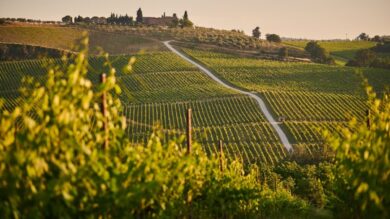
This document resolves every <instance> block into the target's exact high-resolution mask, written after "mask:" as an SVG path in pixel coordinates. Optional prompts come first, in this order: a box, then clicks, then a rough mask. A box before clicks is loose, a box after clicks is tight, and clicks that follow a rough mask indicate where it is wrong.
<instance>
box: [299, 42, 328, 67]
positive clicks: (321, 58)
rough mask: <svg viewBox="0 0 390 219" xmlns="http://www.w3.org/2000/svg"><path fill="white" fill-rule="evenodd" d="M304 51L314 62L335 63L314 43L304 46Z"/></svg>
mask: <svg viewBox="0 0 390 219" xmlns="http://www.w3.org/2000/svg"><path fill="white" fill-rule="evenodd" d="M305 51H306V52H308V53H309V54H310V56H311V58H312V59H313V60H314V61H315V62H318V63H323V64H334V63H335V61H334V59H333V58H332V57H330V56H329V53H328V52H327V51H326V50H325V49H324V48H323V47H321V46H320V45H319V44H318V43H317V42H315V41H310V42H308V43H307V44H306V47H305Z"/></svg>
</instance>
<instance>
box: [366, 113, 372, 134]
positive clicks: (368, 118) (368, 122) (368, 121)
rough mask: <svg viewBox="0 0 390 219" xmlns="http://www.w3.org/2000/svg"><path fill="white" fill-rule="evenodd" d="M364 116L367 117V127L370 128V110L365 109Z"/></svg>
mask: <svg viewBox="0 0 390 219" xmlns="http://www.w3.org/2000/svg"><path fill="white" fill-rule="evenodd" d="M366 117H367V128H368V129H370V128H371V121H370V110H369V109H368V110H366Z"/></svg>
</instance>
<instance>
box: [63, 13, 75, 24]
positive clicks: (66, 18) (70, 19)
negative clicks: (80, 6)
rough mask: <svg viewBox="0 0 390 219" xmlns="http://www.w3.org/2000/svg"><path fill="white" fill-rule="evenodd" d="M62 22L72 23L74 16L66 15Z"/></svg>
mask: <svg viewBox="0 0 390 219" xmlns="http://www.w3.org/2000/svg"><path fill="white" fill-rule="evenodd" d="M62 22H64V23H67V24H71V23H73V18H72V17H71V16H70V15H66V16H65V17H63V18H62Z"/></svg>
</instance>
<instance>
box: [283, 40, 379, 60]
mask: <svg viewBox="0 0 390 219" xmlns="http://www.w3.org/2000/svg"><path fill="white" fill-rule="evenodd" d="M308 42H309V41H304V40H303V41H284V42H283V43H284V44H285V45H289V46H294V47H297V48H301V49H304V48H305V46H306V44H307V43H308ZM318 43H319V44H320V45H321V46H322V47H324V48H325V49H326V51H328V52H330V54H331V55H333V56H334V57H335V58H336V61H338V62H339V63H340V64H345V62H346V61H348V60H350V59H353V58H354V56H355V53H356V52H357V51H358V50H361V49H368V48H372V47H374V46H375V45H376V43H375V42H370V41H318Z"/></svg>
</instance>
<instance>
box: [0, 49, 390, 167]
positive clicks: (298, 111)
mask: <svg viewBox="0 0 390 219" xmlns="http://www.w3.org/2000/svg"><path fill="white" fill-rule="evenodd" d="M183 50H184V51H185V52H186V53H188V54H190V55H191V56H193V57H195V58H197V59H198V60H200V61H201V62H202V63H204V64H205V65H207V66H208V67H210V68H211V69H213V70H214V71H215V73H216V74H217V75H218V76H219V77H220V78H222V79H223V80H225V81H228V82H230V83H232V84H234V85H236V86H238V87H240V88H243V89H246V90H249V91H255V92H257V93H258V94H259V95H260V96H261V97H262V98H264V99H265V100H266V102H267V103H268V105H269V107H270V108H271V110H272V111H273V113H274V116H275V118H281V117H283V118H284V122H283V128H284V130H285V131H286V133H287V134H288V135H289V138H290V140H291V141H292V143H293V144H294V145H295V146H302V147H304V148H306V149H307V151H309V152H310V151H311V150H312V149H313V148H319V147H321V145H322V143H323V138H322V131H323V130H325V129H326V130H330V131H332V132H335V131H337V127H338V126H345V125H346V123H347V122H348V121H349V120H350V119H351V118H352V117H356V118H358V119H359V120H360V121H361V120H363V119H364V117H365V111H366V109H367V106H366V103H365V97H364V95H363V92H362V90H361V88H360V83H361V81H360V80H361V79H360V78H359V76H358V75H356V74H355V73H354V70H353V69H352V68H347V67H337V66H326V65H317V64H308V63H288V62H277V61H265V60H257V59H250V58H237V57H235V56H233V55H226V54H218V53H211V52H202V51H197V50H190V49H183ZM135 57H136V63H135V64H134V66H133V70H132V72H131V73H125V72H124V71H122V68H123V66H125V65H126V64H127V63H128V60H129V58H130V57H129V56H112V57H110V60H111V62H112V65H113V67H115V68H116V70H117V80H118V83H119V84H120V86H121V89H122V93H121V95H120V96H119V98H120V99H121V101H122V104H123V105H124V114H125V115H126V118H127V123H128V128H127V134H128V136H129V138H130V140H131V142H133V143H134V144H138V143H140V144H142V143H145V142H146V141H147V139H148V138H149V136H150V134H151V133H152V131H153V129H154V127H155V126H156V125H161V127H162V131H163V133H164V134H165V136H167V137H168V136H170V137H178V136H180V135H182V134H184V133H185V124H186V117H185V116H186V110H187V109H188V108H191V109H192V110H193V130H194V134H193V135H194V139H195V140H196V141H198V142H199V143H201V145H202V146H203V147H204V149H205V151H207V152H208V153H209V154H211V153H215V152H216V150H217V143H218V142H219V140H223V141H224V143H225V145H226V149H225V151H226V154H227V155H228V156H229V157H231V158H233V157H238V158H240V159H242V160H244V161H246V162H257V161H261V162H267V163H276V162H278V161H280V160H281V159H283V158H284V157H286V155H287V151H286V150H285V149H284V147H283V146H282V145H281V143H280V141H279V139H278V136H277V135H276V133H275V131H274V130H273V128H272V127H271V126H270V124H269V123H267V122H266V120H265V118H264V116H263V115H262V113H261V111H260V110H259V108H258V106H257V105H256V103H255V102H254V100H252V99H251V98H249V97H247V96H244V95H241V94H238V93H236V92H234V91H231V90H229V89H226V88H224V87H222V86H221V85H219V84H217V83H216V82H214V81H213V80H211V79H210V78H208V77H207V76H206V75H205V74H203V73H202V72H200V71H199V70H197V69H196V68H195V67H194V66H192V65H191V64H188V63H187V62H185V61H183V60H182V59H181V58H180V57H178V56H176V55H175V54H173V53H170V52H154V53H145V54H139V55H135ZM62 64H63V61H61V60H60V59H43V60H28V61H17V62H2V63H1V64H0V83H1V90H0V94H1V97H3V98H5V99H6V102H7V104H6V107H8V108H12V107H14V106H15V105H17V104H20V103H21V102H20V101H23V100H18V99H17V96H18V92H17V91H18V88H19V87H20V86H21V80H22V78H23V76H31V78H34V80H37V81H41V82H42V81H43V80H44V79H45V71H46V70H45V69H46V67H47V66H52V65H62ZM102 65H103V59H102V58H99V57H91V58H90V60H89V76H88V77H89V78H90V79H91V80H92V81H93V82H94V84H98V83H99V74H100V73H101V72H102V70H103V69H102ZM364 76H365V77H367V78H368V79H369V81H370V83H371V84H373V85H374V87H375V89H376V90H378V91H382V90H383V89H384V88H385V86H386V85H388V84H389V83H390V74H389V72H388V71H386V70H378V69H366V70H364ZM378 78H379V79H378Z"/></svg>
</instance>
